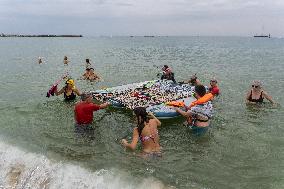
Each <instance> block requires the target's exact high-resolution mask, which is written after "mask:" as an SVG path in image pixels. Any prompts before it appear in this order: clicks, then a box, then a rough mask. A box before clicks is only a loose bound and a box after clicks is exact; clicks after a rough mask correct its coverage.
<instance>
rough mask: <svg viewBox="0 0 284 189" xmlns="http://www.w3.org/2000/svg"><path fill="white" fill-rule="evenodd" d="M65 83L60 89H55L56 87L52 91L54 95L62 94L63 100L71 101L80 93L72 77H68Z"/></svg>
mask: <svg viewBox="0 0 284 189" xmlns="http://www.w3.org/2000/svg"><path fill="white" fill-rule="evenodd" d="M65 84H66V85H65V86H64V87H63V88H62V89H61V90H60V91H57V87H56V89H55V92H54V93H55V95H56V96H58V95H61V94H64V99H65V101H72V100H75V99H76V94H77V95H78V96H80V95H81V93H80V91H79V90H78V89H77V88H76V87H75V82H74V80H73V79H68V80H67V81H66V82H65Z"/></svg>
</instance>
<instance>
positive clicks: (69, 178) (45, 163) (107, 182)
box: [0, 142, 172, 189]
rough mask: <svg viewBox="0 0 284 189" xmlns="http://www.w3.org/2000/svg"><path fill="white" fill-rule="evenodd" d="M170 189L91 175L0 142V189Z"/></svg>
mask: <svg viewBox="0 0 284 189" xmlns="http://www.w3.org/2000/svg"><path fill="white" fill-rule="evenodd" d="M26 188H46V189H47V188H48V189H58V188H60V189H64V188H68V189H73V188H74V189H81V188H84V189H86V188H94V189H96V188H98V189H113V188H123V189H132V188H137V189H139V188H141V189H142V188H154V189H156V188H157V189H159V188H172V187H168V186H165V185H164V184H163V183H162V182H161V181H159V180H157V179H155V178H153V177H150V178H143V179H141V180H139V179H137V178H134V177H133V176H131V175H129V174H127V173H126V172H123V171H119V170H105V169H101V170H98V171H91V170H88V169H86V168H83V167H80V166H79V165H74V164H71V163H66V162H58V161H57V162H56V161H53V160H49V159H48V158H47V157H45V156H43V155H39V154H35V153H30V152H25V151H24V150H21V149H19V148H17V147H14V146H12V145H9V144H5V143H3V142H0V189H26Z"/></svg>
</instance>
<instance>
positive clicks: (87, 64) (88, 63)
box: [85, 58, 92, 69]
mask: <svg viewBox="0 0 284 189" xmlns="http://www.w3.org/2000/svg"><path fill="white" fill-rule="evenodd" d="M85 66H86V69H87V68H89V69H90V68H91V66H92V64H91V63H90V59H88V58H87V59H86V65H85Z"/></svg>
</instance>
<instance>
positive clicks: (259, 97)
mask: <svg viewBox="0 0 284 189" xmlns="http://www.w3.org/2000/svg"><path fill="white" fill-rule="evenodd" d="M251 87H252V89H251V90H250V91H248V93H247V95H246V103H247V104H256V103H262V102H263V100H264V98H266V99H267V100H268V101H269V102H271V103H272V104H275V102H274V101H273V100H272V98H271V96H269V95H268V94H267V92H266V91H264V90H263V89H262V87H261V82H260V81H253V82H252V86H251Z"/></svg>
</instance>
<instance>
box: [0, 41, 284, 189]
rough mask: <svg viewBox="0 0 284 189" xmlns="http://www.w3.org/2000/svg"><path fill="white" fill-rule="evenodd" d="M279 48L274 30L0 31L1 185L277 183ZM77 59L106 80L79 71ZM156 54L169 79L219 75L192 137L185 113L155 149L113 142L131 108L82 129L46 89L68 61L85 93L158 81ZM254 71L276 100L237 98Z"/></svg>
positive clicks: (282, 45)
mask: <svg viewBox="0 0 284 189" xmlns="http://www.w3.org/2000/svg"><path fill="white" fill-rule="evenodd" d="M283 52H284V40H283V39H276V38H271V39H255V38H238V37H156V38H143V37H134V38H128V37H114V38H77V39H75V38H70V39H69V38H1V39H0V56H1V59H0V66H1V70H0V91H1V97H0V139H1V142H0V156H1V161H0V188H1V186H3V187H4V188H5V187H13V186H15V187H16V188H29V187H30V188H136V187H138V188H139V187H141V188H142V187H143V188H145V186H148V185H150V188H167V187H175V188H218V189H222V188H224V189H228V188H250V189H253V188H257V189H258V188H265V189H267V188H277V189H278V188H283V187H284V181H283V175H284V171H283V170H284V169H283V167H284V162H283V159H284V154H283V152H284V150H283V143H284V139H283V130H284V129H283V123H284V118H283V113H284V111H283V108H282V106H283V104H284V100H283V99H282V98H281V97H282V96H283V95H282V94H283V92H284V90H283V81H284V77H283V71H284V53H283ZM64 55H66V56H68V57H69V59H70V64H69V66H64V65H63V57H64ZM39 56H40V57H44V58H43V60H44V64H42V65H38V64H37V59H38V57H39ZM85 58H90V59H91V60H92V63H93V64H94V65H95V70H97V71H98V72H99V73H100V75H101V76H102V77H103V78H104V81H103V82H100V83H90V82H86V81H83V80H78V78H79V77H80V76H81V74H82V73H83V72H84V59H85ZM164 64H168V65H171V66H172V67H173V69H174V71H175V75H176V77H177V80H182V79H187V78H189V77H190V76H191V75H192V74H194V73H198V76H199V78H200V79H201V81H202V82H203V83H204V84H208V81H209V79H210V78H211V77H213V76H214V77H216V78H217V79H218V80H219V81H220V82H219V86H220V88H221V92H222V95H221V96H220V97H219V99H218V100H216V101H215V102H214V106H215V117H214V119H213V120H212V127H211V128H210V130H209V132H208V133H207V134H206V135H205V136H202V137H195V136H194V135H192V133H191V132H190V131H189V130H188V129H187V128H185V127H183V126H182V123H183V121H184V120H183V119H182V118H178V119H174V120H167V121H163V122H162V127H161V128H160V131H159V133H160V142H161V146H162V147H163V157H162V158H160V159H155V160H151V161H150V160H144V159H142V158H140V157H139V156H138V154H139V149H140V148H139V149H138V150H137V151H136V152H135V154H133V153H131V152H128V151H124V150H123V148H122V147H121V146H120V144H119V140H120V139H121V138H123V137H125V136H127V137H128V138H129V139H130V138H131V130H132V128H133V127H134V126H135V125H134V123H133V117H132V113H131V112H129V111H125V110H123V109H114V108H109V109H107V110H102V111H98V112H95V121H94V127H95V131H94V134H91V135H88V136H84V137H80V136H77V135H75V134H74V128H73V125H74V124H73V123H74V118H73V116H74V115H73V106H74V103H65V102H64V101H63V100H62V97H52V98H50V99H48V98H46V97H45V94H46V92H47V90H48V88H49V87H50V85H51V84H52V83H54V82H55V81H56V80H57V79H58V78H60V76H61V75H62V74H64V73H65V72H66V71H68V72H69V73H70V74H71V75H72V77H73V78H75V79H76V85H77V87H78V88H79V89H80V90H82V91H89V90H94V89H100V88H102V87H110V86H116V85H120V84H126V83H133V82H138V81H144V80H150V79H155V76H156V74H157V73H158V72H159V69H158V68H157V67H162V65H164ZM253 79H261V80H263V82H264V87H265V89H266V90H267V91H268V92H269V93H270V94H271V95H272V96H273V98H274V99H275V100H276V101H277V102H278V103H279V105H278V106H277V107H273V106H271V105H269V103H266V104H264V105H261V106H257V107H256V106H249V107H247V106H246V105H245V104H244V96H245V94H246V92H247V90H248V89H249V86H250V85H251V83H250V81H251V80H253ZM61 86H63V84H61ZM281 105H282V106H281Z"/></svg>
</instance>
